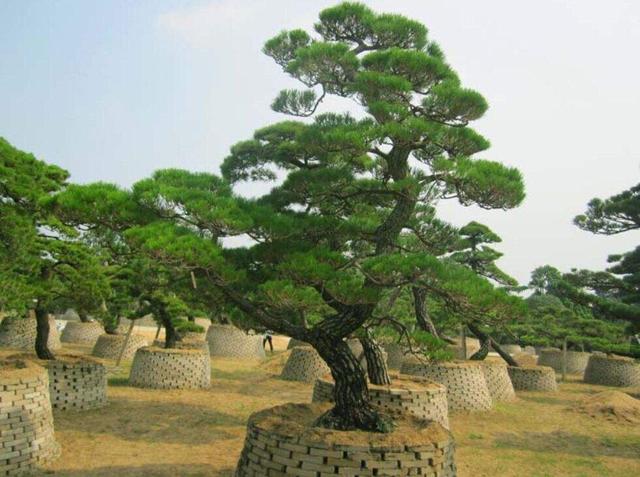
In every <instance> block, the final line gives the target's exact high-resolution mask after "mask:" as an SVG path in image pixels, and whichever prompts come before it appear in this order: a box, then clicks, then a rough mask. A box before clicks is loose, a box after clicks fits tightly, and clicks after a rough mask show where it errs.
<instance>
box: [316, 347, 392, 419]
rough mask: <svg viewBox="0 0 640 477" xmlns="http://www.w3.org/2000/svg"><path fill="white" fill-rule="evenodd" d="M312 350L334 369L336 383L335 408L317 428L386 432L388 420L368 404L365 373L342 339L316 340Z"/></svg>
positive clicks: (333, 374) (322, 417)
mask: <svg viewBox="0 0 640 477" xmlns="http://www.w3.org/2000/svg"><path fill="white" fill-rule="evenodd" d="M312 341H313V342H312V344H313V347H314V348H315V349H316V350H317V351H318V353H319V354H320V356H321V357H322V359H324V360H325V362H326V363H327V365H328V366H329V368H330V369H331V375H332V376H333V379H334V381H335V388H334V402H335V406H334V407H333V408H332V409H331V410H330V411H328V412H327V413H325V414H323V415H322V416H320V418H318V420H317V421H316V425H317V426H320V427H325V428H329V429H337V430H341V431H350V430H364V431H370V432H385V431H388V430H389V429H390V426H391V423H390V422H388V421H386V420H385V419H384V418H383V417H382V416H381V415H380V414H379V413H378V412H377V411H376V410H375V409H374V408H373V406H372V405H371V403H370V402H369V390H368V388H367V380H366V378H365V375H364V370H363V369H362V367H361V366H360V364H359V363H358V360H357V359H356V357H355V356H354V355H353V353H352V352H351V350H350V349H349V346H348V345H347V343H346V342H345V341H343V340H342V339H336V338H333V339H331V338H330V337H322V336H320V337H315V338H314V339H313V340H312Z"/></svg>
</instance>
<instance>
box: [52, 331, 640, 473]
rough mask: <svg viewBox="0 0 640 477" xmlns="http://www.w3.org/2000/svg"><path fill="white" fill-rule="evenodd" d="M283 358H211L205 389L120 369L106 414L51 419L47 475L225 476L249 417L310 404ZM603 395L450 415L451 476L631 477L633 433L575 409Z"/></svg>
mask: <svg viewBox="0 0 640 477" xmlns="http://www.w3.org/2000/svg"><path fill="white" fill-rule="evenodd" d="M277 345H278V346H277V347H278V348H281V347H282V343H280V342H277ZM73 350H74V351H78V350H82V348H78V347H74V348H73ZM85 351H86V350H85ZM285 357H286V354H284V353H281V352H280V353H276V355H275V356H272V357H271V358H270V359H269V360H268V361H267V362H266V363H258V362H250V361H240V360H234V359H221V358H214V359H212V377H213V380H212V386H211V389H210V390H206V391H161V390H145V389H136V388H132V387H129V386H128V385H127V382H126V376H127V375H128V370H129V366H130V363H124V365H123V366H122V367H121V369H120V371H119V373H118V374H117V375H116V376H114V377H113V378H111V379H110V386H109V405H108V406H107V407H105V408H103V409H99V410H95V411H89V412H83V413H59V414H56V415H55V426H56V436H57V439H58V441H59V442H60V443H61V445H62V456H61V458H60V459H59V460H57V461H56V462H55V464H53V465H52V466H51V467H50V468H49V469H48V471H47V472H46V474H48V475H55V476H59V477H62V476H68V477H81V476H82V477H99V476H100V477H102V476H105V477H106V476H109V477H111V476H145V477H151V476H162V477H175V476H180V477H182V476H203V477H204V476H215V477H222V476H227V477H230V476H232V475H233V470H234V468H235V464H236V462H237V459H238V456H239V454H240V451H241V449H242V445H243V439H244V434H245V422H246V420H247V417H248V416H249V415H250V414H251V413H253V412H254V411H257V410H259V409H263V408H265V407H269V406H273V405H276V404H281V403H285V402H292V401H293V402H308V401H309V400H310V398H311V385H308V384H302V383H293V382H288V381H281V380H279V379H277V373H278V372H279V370H280V369H281V368H282V365H283V364H284V358H285ZM604 389H606V388H604V387H601V386H591V385H586V384H583V383H581V382H579V381H578V380H577V379H575V378H574V379H572V380H570V381H569V382H567V383H563V384H561V385H560V391H559V392H556V393H534V392H527V393H524V392H523V393H519V394H518V400H517V401H516V402H513V403H509V404H499V405H498V406H496V409H495V410H494V411H491V412H488V413H479V414H457V415H454V416H452V419H451V425H452V431H453V433H454V436H455V438H456V441H457V453H456V460H457V463H458V470H459V473H458V475H459V476H460V477H471V476H473V477H484V476H487V477H488V476H491V477H495V476H501V477H509V476H514V477H515V476H518V477H522V476H528V477H545V476H549V477H556V476H585V477H586V476H594V477H596V476H597V477H603V476H620V477H632V476H640V426H638V425H630V424H622V423H619V422H612V421H608V420H605V419H597V418H593V417H589V416H587V415H584V414H580V413H579V412H577V411H576V410H575V409H576V408H577V407H578V404H579V403H580V402H581V400H583V399H584V398H585V397H588V396H589V395H592V394H594V393H596V392H599V391H602V390H604Z"/></svg>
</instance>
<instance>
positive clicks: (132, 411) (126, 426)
mask: <svg viewBox="0 0 640 477" xmlns="http://www.w3.org/2000/svg"><path fill="white" fill-rule="evenodd" d="M56 420H59V421H63V422H61V428H64V429H67V430H71V431H79V432H84V433H87V434H88V435H89V436H90V437H95V438H98V439H99V436H100V435H102V434H110V435H112V436H115V437H118V438H119V439H123V440H130V441H131V440H135V441H138V440H141V441H148V442H165V443H172V444H193V445H196V444H208V443H212V442H215V441H219V440H221V439H230V438H236V437H238V434H239V433H240V434H241V433H243V432H244V429H245V426H246V420H245V419H243V418H241V417H239V416H233V415H230V414H226V413H223V412H218V411H215V410H213V409H210V408H207V407H203V406H196V405H192V404H188V403H184V402H173V401H170V400H169V401H138V400H131V399H127V398H123V397H116V398H111V399H110V403H109V405H108V406H106V407H104V408H102V409H97V410H95V411H92V412H85V413H83V414H82V419H78V418H77V416H73V415H71V414H63V413H60V414H59V415H58V414H56ZM234 428H235V429H234ZM195 429H197V432H194V430H195ZM230 431H231V432H230ZM234 431H235V432H234ZM114 475H116V474H114Z"/></svg>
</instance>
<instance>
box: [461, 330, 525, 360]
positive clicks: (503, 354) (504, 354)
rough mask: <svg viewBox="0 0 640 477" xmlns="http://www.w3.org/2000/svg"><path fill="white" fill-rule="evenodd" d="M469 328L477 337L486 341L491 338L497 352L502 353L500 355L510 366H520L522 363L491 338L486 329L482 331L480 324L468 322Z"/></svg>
mask: <svg viewBox="0 0 640 477" xmlns="http://www.w3.org/2000/svg"><path fill="white" fill-rule="evenodd" d="M468 326H469V329H470V330H471V332H472V333H473V334H474V335H476V338H478V339H479V340H480V341H482V342H484V341H486V340H491V343H492V346H493V349H495V350H496V353H498V354H499V355H500V357H501V358H502V359H504V360H505V361H506V362H507V364H509V366H516V367H519V366H520V365H519V364H518V362H517V361H516V360H515V359H513V358H512V357H511V355H510V354H509V353H507V352H505V351H504V350H503V349H502V348H501V347H500V345H498V344H497V343H496V342H495V340H494V339H493V338H491V336H490V335H488V334H487V333H485V332H484V331H482V330H481V329H480V327H479V326H478V325H476V324H475V323H469V324H468Z"/></svg>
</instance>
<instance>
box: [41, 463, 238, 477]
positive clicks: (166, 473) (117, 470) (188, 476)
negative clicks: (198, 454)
mask: <svg viewBox="0 0 640 477" xmlns="http://www.w3.org/2000/svg"><path fill="white" fill-rule="evenodd" d="M233 473H234V469H231V468H229V469H221V470H220V469H219V470H216V469H214V468H213V467H211V466H208V465H203V464H194V465H142V466H108V467H99V468H97V469H81V470H65V469H62V470H57V471H55V472H51V471H49V472H46V473H41V474H38V475H41V476H44V475H55V476H57V477H113V476H117V475H126V476H127V477H176V476H180V477H232V476H233Z"/></svg>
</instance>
